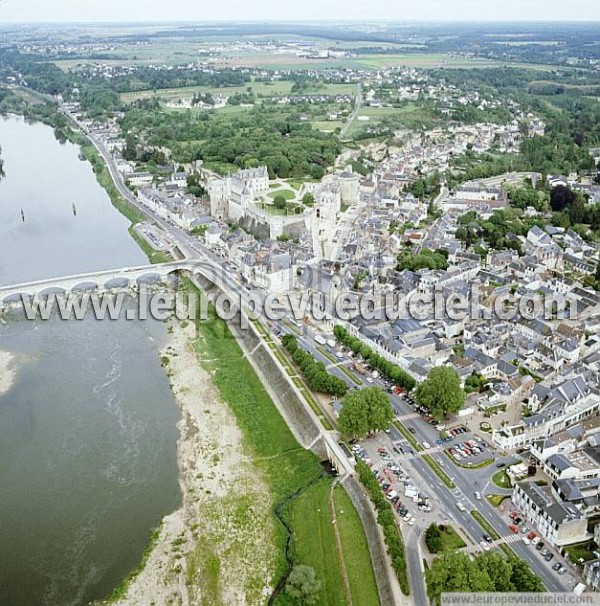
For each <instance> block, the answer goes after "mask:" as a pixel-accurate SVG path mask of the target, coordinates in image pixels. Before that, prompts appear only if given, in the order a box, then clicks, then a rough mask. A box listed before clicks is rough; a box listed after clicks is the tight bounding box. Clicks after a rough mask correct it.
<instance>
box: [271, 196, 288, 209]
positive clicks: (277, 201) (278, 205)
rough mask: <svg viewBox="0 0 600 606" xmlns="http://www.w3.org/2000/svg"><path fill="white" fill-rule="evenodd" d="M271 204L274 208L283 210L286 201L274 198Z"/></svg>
mask: <svg viewBox="0 0 600 606" xmlns="http://www.w3.org/2000/svg"><path fill="white" fill-rule="evenodd" d="M273 204H274V206H275V208H278V209H280V210H283V209H284V208H286V206H287V200H286V199H285V198H284V197H283V196H275V200H273Z"/></svg>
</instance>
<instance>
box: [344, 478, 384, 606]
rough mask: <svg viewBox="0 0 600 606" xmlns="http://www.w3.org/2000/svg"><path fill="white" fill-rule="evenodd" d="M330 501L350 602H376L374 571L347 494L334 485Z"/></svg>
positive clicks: (363, 536)
mask: <svg viewBox="0 0 600 606" xmlns="http://www.w3.org/2000/svg"><path fill="white" fill-rule="evenodd" d="M333 501H334V504H335V511H336V517H337V523H338V532H339V533H340V538H341V540H342V550H343V553H344V562H345V564H346V572H347V574H348V580H349V582H350V591H351V593H352V603H353V604H374V605H376V604H379V595H378V593H377V584H376V582H375V573H374V572H373V566H372V564H371V558H370V556H369V546H368V545H367V538H366V536H365V532H364V530H363V527H362V523H361V521H360V518H359V517H358V514H357V513H356V510H355V509H354V505H353V504H352V501H351V499H350V497H349V496H348V493H347V492H346V491H345V490H344V489H343V488H342V487H340V486H336V488H335V489H334V493H333Z"/></svg>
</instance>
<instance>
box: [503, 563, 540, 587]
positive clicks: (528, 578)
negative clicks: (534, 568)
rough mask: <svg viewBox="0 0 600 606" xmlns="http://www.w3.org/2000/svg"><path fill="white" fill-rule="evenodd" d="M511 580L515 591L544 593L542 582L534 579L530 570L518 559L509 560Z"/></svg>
mask: <svg viewBox="0 0 600 606" xmlns="http://www.w3.org/2000/svg"><path fill="white" fill-rule="evenodd" d="M510 563H511V566H512V575H511V580H512V583H513V585H514V587H515V589H514V590H515V591H522V592H524V591H532V592H533V591H535V592H537V591H544V586H543V585H542V582H541V581H540V580H539V579H538V577H536V576H535V575H534V574H533V572H531V568H529V566H528V565H527V564H526V563H525V562H524V561H523V560H521V559H520V558H511V559H510Z"/></svg>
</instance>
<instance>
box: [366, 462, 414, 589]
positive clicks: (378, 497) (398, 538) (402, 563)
mask: <svg viewBox="0 0 600 606" xmlns="http://www.w3.org/2000/svg"><path fill="white" fill-rule="evenodd" d="M356 471H357V472H358V478H359V480H360V481H361V483H362V485H363V486H364V487H365V488H366V490H367V492H368V493H369V497H370V498H371V501H372V502H373V505H375V509H376V510H377V522H378V523H379V524H380V526H381V528H382V529H383V535H384V537H385V544H386V545H387V550H388V554H389V556H390V559H391V561H392V566H393V568H394V570H395V572H396V575H397V577H398V582H399V583H400V588H401V589H402V593H404V595H408V594H409V592H410V587H409V584H408V574H407V569H406V555H405V553H404V543H403V541H402V535H401V534H400V530H399V529H398V524H397V522H396V519H395V514H394V511H393V510H392V506H391V505H390V502H389V501H388V500H387V499H386V498H385V495H384V494H383V490H382V489H381V486H380V485H379V482H378V481H377V478H376V477H375V476H374V475H373V472H372V471H371V470H370V469H369V467H368V466H367V465H365V463H363V462H362V461H357V462H356Z"/></svg>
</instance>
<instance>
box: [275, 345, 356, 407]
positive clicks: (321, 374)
mask: <svg viewBox="0 0 600 606" xmlns="http://www.w3.org/2000/svg"><path fill="white" fill-rule="evenodd" d="M281 342H282V344H283V346H284V347H285V349H286V350H287V351H288V352H289V353H290V354H291V355H292V360H293V361H294V363H295V364H297V365H298V368H300V372H301V373H302V376H303V377H304V378H305V379H306V382H307V383H308V386H309V387H310V388H311V389H313V390H314V391H318V392H320V393H324V394H329V395H332V396H338V397H340V396H343V395H345V394H346V392H347V391H348V385H347V384H346V382H345V381H343V380H342V379H340V378H339V377H336V376H335V375H332V374H331V373H329V372H327V370H326V369H325V364H323V362H317V360H315V358H314V356H313V355H312V354H310V353H309V352H308V351H305V350H304V349H302V348H301V347H300V345H298V340H297V339H296V337H295V336H294V335H292V334H287V335H284V336H283V337H282V339H281Z"/></svg>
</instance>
